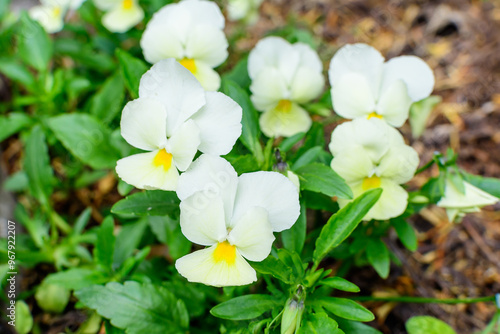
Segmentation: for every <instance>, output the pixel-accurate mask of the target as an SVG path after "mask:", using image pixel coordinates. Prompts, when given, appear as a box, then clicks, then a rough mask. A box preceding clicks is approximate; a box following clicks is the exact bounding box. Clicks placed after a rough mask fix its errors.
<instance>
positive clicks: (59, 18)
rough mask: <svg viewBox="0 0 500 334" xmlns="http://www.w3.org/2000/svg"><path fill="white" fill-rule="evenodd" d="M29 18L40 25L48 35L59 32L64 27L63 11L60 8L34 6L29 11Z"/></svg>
mask: <svg viewBox="0 0 500 334" xmlns="http://www.w3.org/2000/svg"><path fill="white" fill-rule="evenodd" d="M28 13H29V16H30V17H31V18H32V19H33V20H35V21H37V22H38V23H40V25H41V26H42V27H43V29H45V31H46V32H48V33H49V34H53V33H56V32H58V31H61V30H62V28H63V26H64V21H63V14H64V11H63V9H62V8H60V7H52V6H35V7H32V8H31V9H30V10H29V12H28Z"/></svg>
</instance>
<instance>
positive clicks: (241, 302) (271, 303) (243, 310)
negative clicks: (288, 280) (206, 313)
mask: <svg viewBox="0 0 500 334" xmlns="http://www.w3.org/2000/svg"><path fill="white" fill-rule="evenodd" d="M282 303H283V301H280V300H276V298H275V297H273V296H269V295H246V296H240V297H236V298H233V299H230V300H228V301H225V302H223V303H221V304H219V305H217V306H215V307H214V308H212V309H211V310H210V313H211V314H212V315H214V316H216V317H218V318H222V319H230V320H247V319H253V318H257V317H258V316H260V315H262V314H263V313H264V312H267V311H270V310H271V309H272V308H273V307H275V306H278V305H280V304H282Z"/></svg>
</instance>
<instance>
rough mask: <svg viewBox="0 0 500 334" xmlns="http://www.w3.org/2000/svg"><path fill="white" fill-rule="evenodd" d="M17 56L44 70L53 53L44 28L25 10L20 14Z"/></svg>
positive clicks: (39, 69) (37, 68)
mask: <svg viewBox="0 0 500 334" xmlns="http://www.w3.org/2000/svg"><path fill="white" fill-rule="evenodd" d="M17 37H18V38H17V48H18V50H17V51H18V54H19V57H21V59H22V60H23V61H24V62H25V63H26V64H28V65H30V66H32V67H33V68H35V69H36V70H38V71H46V70H47V67H48V65H49V61H50V58H51V57H52V53H53V45H52V41H51V40H50V38H49V36H48V35H47V33H46V32H45V30H44V29H43V28H42V27H41V26H40V24H39V23H38V22H36V21H33V20H32V19H31V18H30V17H29V16H28V14H27V13H26V12H24V13H22V14H21V20H20V22H19V27H18V32H17Z"/></svg>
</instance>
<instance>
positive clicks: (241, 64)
mask: <svg viewBox="0 0 500 334" xmlns="http://www.w3.org/2000/svg"><path fill="white" fill-rule="evenodd" d="M222 80H223V81H227V80H230V81H233V82H234V83H235V84H237V85H238V86H240V87H242V88H248V87H250V84H251V83H252V80H251V79H250V76H249V75H248V58H243V59H241V60H240V61H238V63H237V64H236V65H235V66H234V67H233V69H232V70H231V71H230V72H229V73H227V74H226V75H224V76H222Z"/></svg>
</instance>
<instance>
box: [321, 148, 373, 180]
mask: <svg viewBox="0 0 500 334" xmlns="http://www.w3.org/2000/svg"><path fill="white" fill-rule="evenodd" d="M331 167H332V169H333V170H334V171H335V172H337V174H339V175H340V176H341V177H342V178H343V179H344V180H345V181H346V182H347V183H353V182H357V181H362V180H363V179H364V178H366V177H369V176H371V174H372V172H373V170H374V168H375V165H374V164H373V162H372V160H371V159H370V155H369V154H368V152H367V151H366V150H365V149H364V148H363V147H362V146H360V145H352V146H349V148H348V149H346V150H343V151H340V152H338V153H337V154H335V156H334V157H333V160H332V162H331Z"/></svg>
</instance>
